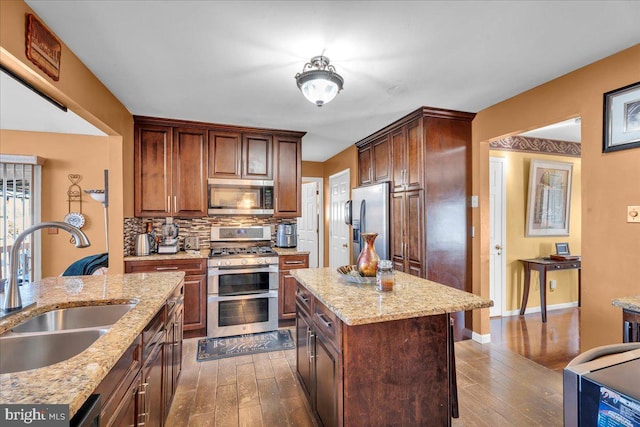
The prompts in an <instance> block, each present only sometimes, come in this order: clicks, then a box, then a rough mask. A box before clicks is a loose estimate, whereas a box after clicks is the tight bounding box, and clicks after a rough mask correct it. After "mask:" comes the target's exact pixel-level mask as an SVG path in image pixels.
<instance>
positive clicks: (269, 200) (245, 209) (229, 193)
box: [207, 178, 273, 215]
mask: <svg viewBox="0 0 640 427" xmlns="http://www.w3.org/2000/svg"><path fill="white" fill-rule="evenodd" d="M207 186H208V207H207V213H208V214H209V215H273V181H269V180H254V179H217V178H209V179H208V180H207Z"/></svg>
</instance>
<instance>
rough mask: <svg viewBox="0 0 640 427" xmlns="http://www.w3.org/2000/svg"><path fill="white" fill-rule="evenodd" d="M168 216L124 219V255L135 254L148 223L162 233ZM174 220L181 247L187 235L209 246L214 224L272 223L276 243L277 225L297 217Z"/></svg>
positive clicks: (272, 237)
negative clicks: (137, 240)
mask: <svg viewBox="0 0 640 427" xmlns="http://www.w3.org/2000/svg"><path fill="white" fill-rule="evenodd" d="M165 220H166V218H164V217H163V218H137V217H132V218H125V219H124V248H123V249H124V256H130V255H133V250H134V242H135V238H136V236H137V235H138V234H139V233H144V232H145V230H146V228H147V224H148V223H152V224H153V231H154V232H155V233H156V234H159V233H160V227H161V226H162V224H164V223H165ZM173 222H174V223H176V224H178V226H179V227H180V233H179V235H178V239H179V241H180V248H181V249H182V248H183V245H184V238H185V237H187V236H197V237H199V238H200V248H201V249H208V248H209V239H210V228H211V226H212V225H216V226H221V225H222V226H224V225H246V226H249V225H270V226H271V240H272V244H274V243H275V233H276V225H278V224H281V223H289V222H295V219H282V218H271V217H255V216H216V217H205V218H185V219H182V218H174V219H173Z"/></svg>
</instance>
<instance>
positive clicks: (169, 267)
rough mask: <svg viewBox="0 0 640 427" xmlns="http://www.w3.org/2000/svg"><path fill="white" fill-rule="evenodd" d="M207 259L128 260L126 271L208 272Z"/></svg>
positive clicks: (189, 273) (192, 273) (190, 273)
mask: <svg viewBox="0 0 640 427" xmlns="http://www.w3.org/2000/svg"><path fill="white" fill-rule="evenodd" d="M206 261H207V260H206V259H204V258H201V259H168V260H154V261H127V262H125V272H126V273H149V272H159V273H161V272H167V271H184V272H185V274H186V275H197V274H206Z"/></svg>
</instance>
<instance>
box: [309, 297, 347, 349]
mask: <svg viewBox="0 0 640 427" xmlns="http://www.w3.org/2000/svg"><path fill="white" fill-rule="evenodd" d="M312 317H313V323H314V324H315V325H316V328H317V329H318V331H319V332H320V333H321V334H322V335H324V336H325V337H326V338H327V339H328V340H329V341H330V342H331V344H333V346H334V347H335V348H336V349H339V348H340V341H341V339H340V330H341V329H340V326H341V323H340V319H338V316H336V315H335V314H334V313H333V312H332V311H331V310H329V309H328V308H327V307H325V306H324V304H322V303H321V302H319V301H318V300H314V301H313V316H312Z"/></svg>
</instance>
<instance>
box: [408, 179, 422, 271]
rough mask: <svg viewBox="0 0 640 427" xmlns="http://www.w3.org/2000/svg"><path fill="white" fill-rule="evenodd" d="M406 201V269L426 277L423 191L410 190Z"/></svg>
mask: <svg viewBox="0 0 640 427" xmlns="http://www.w3.org/2000/svg"><path fill="white" fill-rule="evenodd" d="M405 194H406V199H405V200H406V201H405V212H406V218H405V227H406V230H405V241H406V248H407V249H406V253H405V257H406V262H407V264H406V265H407V266H408V269H405V271H406V272H407V273H409V274H412V275H414V276H418V277H425V271H424V265H425V264H424V262H425V261H424V237H423V230H424V227H423V218H424V212H423V206H424V201H423V191H422V190H414V191H408V192H406V193H405Z"/></svg>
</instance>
